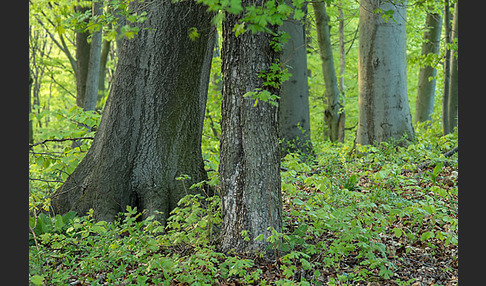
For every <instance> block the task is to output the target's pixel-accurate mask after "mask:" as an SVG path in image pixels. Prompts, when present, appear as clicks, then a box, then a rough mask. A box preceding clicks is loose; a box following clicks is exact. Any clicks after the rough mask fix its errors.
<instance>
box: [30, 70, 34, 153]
mask: <svg viewBox="0 0 486 286" xmlns="http://www.w3.org/2000/svg"><path fill="white" fill-rule="evenodd" d="M33 83H34V79H33V78H32V71H31V70H30V66H29V117H30V114H31V113H32V84H33ZM30 144H34V130H33V129H32V120H29V145H30Z"/></svg>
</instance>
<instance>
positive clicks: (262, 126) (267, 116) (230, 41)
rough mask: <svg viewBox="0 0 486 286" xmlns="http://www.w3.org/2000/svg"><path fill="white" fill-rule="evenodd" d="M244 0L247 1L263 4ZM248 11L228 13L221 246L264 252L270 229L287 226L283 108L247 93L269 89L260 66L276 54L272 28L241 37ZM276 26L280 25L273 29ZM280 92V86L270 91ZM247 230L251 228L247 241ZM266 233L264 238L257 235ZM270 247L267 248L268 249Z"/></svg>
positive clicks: (224, 52)
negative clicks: (282, 166) (282, 179)
mask: <svg viewBox="0 0 486 286" xmlns="http://www.w3.org/2000/svg"><path fill="white" fill-rule="evenodd" d="M263 2H264V1H263V0H257V1H253V0H243V1H242V5H243V6H247V5H248V4H255V5H257V6H258V5H262V3H263ZM242 17H243V15H241V14H240V15H232V14H229V13H228V14H227V15H226V18H225V20H224V22H223V47H222V73H223V103H222V111H221V112H222V122H221V131H222V134H221V148H220V150H221V155H220V156H221V157H220V166H219V172H220V184H221V195H222V198H221V199H222V216H223V223H222V228H221V236H220V241H219V248H220V250H221V251H224V252H227V251H230V250H231V249H234V250H235V251H236V252H254V251H264V253H265V254H266V257H267V258H270V257H271V256H272V252H271V251H269V250H268V249H266V247H267V246H268V242H267V241H266V239H267V238H268V237H269V236H270V235H271V233H272V232H271V229H269V228H273V229H275V230H276V231H277V232H281V231H282V200H281V191H280V156H279V143H278V120H277V119H278V108H277V107H276V106H274V105H272V104H270V103H269V102H263V101H259V102H258V104H257V105H256V106H254V103H255V100H254V99H252V98H250V97H243V95H244V94H246V93H247V92H251V91H254V89H255V88H262V89H268V88H267V87H264V85H263V79H262V78H260V77H259V76H258V73H259V72H260V71H266V70H268V69H269V67H270V65H271V63H272V62H273V60H274V59H275V58H276V57H277V55H276V53H275V52H274V51H273V49H272V48H271V47H270V45H269V42H270V40H271V36H270V35H269V34H267V33H257V34H252V33H251V32H250V31H247V32H245V33H243V34H241V35H239V36H238V37H236V36H235V34H234V33H233V27H234V25H235V24H236V23H237V22H238V21H240V20H241V18H242ZM272 29H273V31H276V28H272ZM269 91H270V92H271V93H273V94H276V95H278V90H275V89H273V90H269ZM242 231H247V237H248V238H249V240H245V239H244V236H243V235H242ZM259 235H263V237H264V239H263V240H261V241H259V240H255V238H256V237H257V236H259ZM265 250H266V251H265Z"/></svg>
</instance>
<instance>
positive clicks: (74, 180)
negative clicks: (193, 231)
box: [51, 1, 214, 225]
mask: <svg viewBox="0 0 486 286" xmlns="http://www.w3.org/2000/svg"><path fill="white" fill-rule="evenodd" d="M133 5H134V6H135V7H133V8H134V9H138V10H137V11H140V12H142V11H146V12H147V13H148V14H147V17H148V19H147V20H146V21H145V22H144V23H143V24H139V25H140V32H139V33H138V35H137V36H135V38H134V39H132V40H127V39H124V40H123V42H122V47H121V51H120V55H119V62H118V66H117V69H116V74H115V78H114V81H113V86H112V90H111V93H110V95H109V98H108V100H107V104H106V107H105V110H104V112H103V117H102V120H101V123H100V126H99V129H98V131H97V133H96V136H95V139H94V141H93V144H92V146H91V148H90V150H89V151H88V153H87V154H86V156H85V158H84V159H83V160H82V161H81V162H80V163H79V165H78V167H77V168H76V169H75V170H74V172H73V173H72V174H71V175H70V176H69V177H68V179H67V180H66V182H65V183H64V184H63V185H62V186H61V187H60V188H59V189H58V190H57V191H56V193H55V194H54V195H53V196H52V200H51V203H52V207H53V209H54V211H55V212H56V213H65V212H67V211H70V210H74V211H77V212H78V213H79V214H85V213H86V212H87V211H88V210H89V209H90V208H93V209H94V215H95V218H96V219H98V220H107V221H110V220H113V219H114V217H115V215H116V214H117V213H118V212H120V211H124V210H125V208H126V206H127V205H131V206H136V207H138V209H139V210H142V209H147V210H148V212H147V214H154V212H155V211H160V212H163V215H161V216H157V218H158V219H160V220H161V221H162V223H163V224H164V225H165V222H166V219H167V217H168V215H169V212H170V211H171V210H172V209H173V208H175V207H176V206H177V202H178V201H179V199H181V198H182V197H183V196H185V195H186V194H187V193H193V192H197V191H201V190H195V189H194V190H189V187H190V186H191V184H192V183H194V182H199V181H201V180H204V179H206V178H207V176H206V172H205V170H204V164H203V160H202V154H201V136H202V127H203V119H204V111H205V105H206V98H207V88H208V82H209V73H210V66H211V58H212V48H213V46H214V43H213V40H214V30H213V27H212V26H211V24H210V19H211V17H210V15H209V14H208V13H206V8H205V7H204V6H201V5H198V4H196V3H195V2H194V1H182V2H178V3H175V4H173V3H172V2H171V1H157V2H153V3H152V4H150V3H142V4H140V3H139V2H138V1H136V2H134V4H133ZM193 27H194V28H197V29H198V31H199V35H200V36H199V37H198V38H197V39H194V40H191V39H190V38H189V36H188V31H189V29H190V28H193ZM184 174H185V175H189V176H190V177H191V179H190V180H188V181H186V182H181V181H177V180H175V178H176V177H178V176H181V175H184Z"/></svg>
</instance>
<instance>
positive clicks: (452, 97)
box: [447, 2, 459, 133]
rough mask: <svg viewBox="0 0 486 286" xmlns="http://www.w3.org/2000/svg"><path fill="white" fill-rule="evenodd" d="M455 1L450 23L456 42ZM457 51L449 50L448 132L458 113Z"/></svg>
mask: <svg viewBox="0 0 486 286" xmlns="http://www.w3.org/2000/svg"><path fill="white" fill-rule="evenodd" d="M458 3H459V2H456V4H454V20H453V25H452V40H453V41H454V42H455V43H457V40H458V38H459V21H458V19H459V13H458V5H459V4H458ZM458 56H459V55H458V51H457V50H454V49H452V50H451V58H450V59H451V70H450V82H449V98H448V101H447V118H448V121H449V124H448V128H449V130H448V133H451V132H452V131H454V128H456V127H457V115H458V103H459V102H458V98H459V66H458V64H459V59H458Z"/></svg>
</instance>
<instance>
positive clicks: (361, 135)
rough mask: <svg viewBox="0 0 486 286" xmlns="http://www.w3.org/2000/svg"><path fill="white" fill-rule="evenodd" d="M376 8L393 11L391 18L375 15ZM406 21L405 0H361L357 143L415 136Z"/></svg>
mask: <svg viewBox="0 0 486 286" xmlns="http://www.w3.org/2000/svg"><path fill="white" fill-rule="evenodd" d="M377 9H381V11H383V12H386V11H389V10H392V11H394V13H393V19H389V20H388V21H386V20H385V19H384V18H383V17H382V13H374V11H378V10H377ZM405 20H406V3H405V2H404V1H382V0H364V1H361V6H360V19H359V56H358V59H359V61H358V66H359V69H358V88H359V96H358V106H359V119H358V131H357V135H356V143H358V144H361V145H368V144H374V143H379V142H382V141H387V140H388V139H396V140H400V139H402V137H403V136H406V137H407V138H408V139H413V137H414V132H413V127H412V120H411V116H410V108H409V105H408V97H407V74H406V73H407V62H406V29H405V24H406V21H405Z"/></svg>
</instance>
